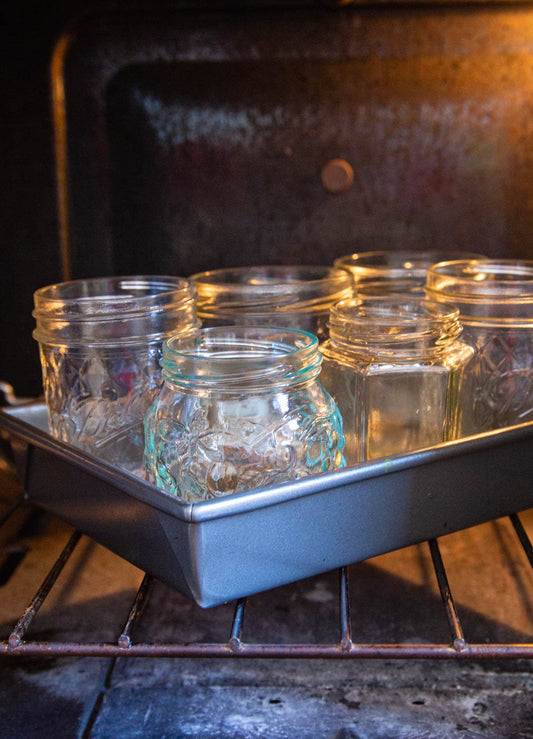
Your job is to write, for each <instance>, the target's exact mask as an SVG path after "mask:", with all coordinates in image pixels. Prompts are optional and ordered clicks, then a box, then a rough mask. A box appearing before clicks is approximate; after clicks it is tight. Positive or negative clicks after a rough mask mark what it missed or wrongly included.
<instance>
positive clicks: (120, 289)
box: [33, 275, 195, 321]
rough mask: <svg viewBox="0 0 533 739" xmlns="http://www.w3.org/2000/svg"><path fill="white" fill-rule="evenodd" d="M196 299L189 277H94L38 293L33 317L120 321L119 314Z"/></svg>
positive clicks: (41, 289)
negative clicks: (118, 319)
mask: <svg viewBox="0 0 533 739" xmlns="http://www.w3.org/2000/svg"><path fill="white" fill-rule="evenodd" d="M194 298H195V290H194V285H193V284H192V282H191V280H189V279H188V278H185V277H174V276H170V275H131V276H112V277H90V278H86V279H77V280H68V281H65V282H57V283H54V284H52V285H46V286H44V287H41V288H39V289H38V290H36V291H35V293H34V306H35V309H34V311H33V316H34V317H35V318H37V319H43V320H47V319H54V318H65V319H67V320H69V321H85V320H87V321H91V320H95V318H97V319H98V320H106V319H108V318H109V319H110V320H116V318H117V316H118V314H120V315H121V316H122V315H124V314H136V313H139V312H144V311H146V310H157V309H160V308H163V307H165V306H168V305H175V304H176V303H179V302H182V301H183V302H188V301H189V300H191V299H194Z"/></svg>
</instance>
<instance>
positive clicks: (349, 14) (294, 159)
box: [54, 3, 533, 276]
mask: <svg viewBox="0 0 533 739" xmlns="http://www.w3.org/2000/svg"><path fill="white" fill-rule="evenodd" d="M54 90H55V120H56V133H57V141H58V153H59V158H58V164H59V175H60V185H61V187H60V193H61V208H62V238H63V255H64V260H65V270H66V274H73V275H74V276H81V275H88V274H97V273H98V274H102V273H103V272H115V273H116V272H122V273H138V272H164V273H172V272H174V273H178V274H191V273H193V272H195V271H198V270H203V269H207V268H215V267H223V266H231V265H241V264H250V263H291V262H304V261H305V262H308V263H310V262H313V263H330V262H332V261H333V258H334V257H336V256H339V255H341V254H344V253H347V252H352V251H356V250H369V249H375V248H380V249H383V248H391V249H392V248H408V249H425V250H427V249H430V248H431V249H450V248H454V249H465V250H468V251H474V252H481V253H485V254H487V255H489V256H501V255H504V256H515V257H531V256H533V251H532V246H531V237H530V234H531V231H532V225H533V223H532V220H533V219H532V212H533V177H532V176H531V172H532V164H533V161H532V160H533V116H532V106H533V102H532V101H533V7H532V6H530V5H529V4H521V5H505V4H504V5H499V4H482V3H481V4H475V5H472V6H469V5H468V4H456V5H450V6H446V7H440V6H430V5H429V6H425V5H420V6H417V5H414V6H394V5H389V4H386V5H377V6H375V7H372V6H355V5H354V6H348V7H346V8H342V9H339V8H325V7H324V8H313V9H310V8H305V9H304V8H299V7H298V8H296V7H292V8H285V9H283V8H276V9H267V8H256V9H253V10H252V9H248V10H240V11H238V10H233V12H222V11H220V12H218V11H216V10H213V11H206V12H197V11H192V10H189V11H182V12H163V11H161V12H159V13H154V14H142V13H139V14H129V15H127V16H126V15H123V14H120V13H118V14H115V15H107V16H102V17H95V18H92V19H89V20H86V21H84V23H83V24H81V25H80V26H79V27H78V29H77V31H75V32H74V33H73V34H72V35H71V36H69V37H66V38H64V39H63V40H62V41H61V42H60V44H59V46H58V49H57V52H56V57H55V62H54ZM337 157H340V158H342V159H344V160H346V162H348V164H349V165H350V166H351V167H352V168H353V172H354V180H353V184H352V186H351V187H349V188H348V189H347V190H346V191H345V192H342V193H338V194H334V193H331V192H328V191H327V189H325V187H324V186H323V184H322V180H321V169H322V167H323V165H324V164H325V163H326V162H328V161H329V160H331V159H333V158H337Z"/></svg>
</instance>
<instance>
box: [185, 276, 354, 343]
mask: <svg viewBox="0 0 533 739" xmlns="http://www.w3.org/2000/svg"><path fill="white" fill-rule="evenodd" d="M191 279H192V280H193V281H194V283H195V286H196V291H197V293H198V316H199V317H200V318H201V319H202V322H203V325H204V326H206V327H207V326H223V325H247V326H288V327H291V328H297V329H301V330H303V331H309V332H310V333H312V334H316V335H317V336H318V337H319V339H322V338H324V337H325V335H326V332H327V321H328V316H329V309H330V307H331V306H332V305H333V304H334V303H336V302H338V301H339V300H344V299H346V298H349V297H351V296H352V289H353V279H352V277H351V275H349V274H347V273H346V271H345V270H339V269H335V268H333V267H327V266H326V267H320V266H277V265H274V266H258V267H237V268H234V269H218V270H212V271H209V272H199V273H198V274H196V275H193V276H192V278H191Z"/></svg>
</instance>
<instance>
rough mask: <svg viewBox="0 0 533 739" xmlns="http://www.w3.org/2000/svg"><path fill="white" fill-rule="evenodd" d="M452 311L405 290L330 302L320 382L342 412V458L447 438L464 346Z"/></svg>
mask: <svg viewBox="0 0 533 739" xmlns="http://www.w3.org/2000/svg"><path fill="white" fill-rule="evenodd" d="M458 316H459V311H458V310H457V309H456V308H454V307H453V306H451V305H442V304H440V303H437V302H434V301H429V300H424V299H423V298H416V297H412V296H405V297H404V298H401V297H389V298H365V299H356V300H351V301H344V302H341V303H339V304H338V305H336V306H334V307H333V308H332V310H331V318H330V339H329V340H328V341H327V342H325V344H324V345H323V346H322V354H323V356H324V362H323V369H322V382H323V385H324V387H325V388H326V390H329V392H330V393H331V395H332V396H333V398H334V399H335V401H336V403H337V406H338V408H339V411H340V413H341V415H342V418H343V423H344V433H345V437H346V447H345V457H346V462H347V464H356V463H359V462H363V461H365V460H369V459H375V458H378V457H384V456H388V455H390V454H398V453H403V452H406V451H408V450H410V449H417V448H421V447H427V446H432V445H434V444H439V443H441V442H443V441H446V440H449V439H452V438H454V436H455V425H456V410H457V409H456V403H455V397H456V395H457V392H458V390H459V388H460V385H461V379H462V371H463V368H464V366H465V365H466V363H467V362H468V360H469V358H470V357H471V355H472V349H471V348H470V347H469V346H467V345H466V344H465V343H464V342H462V341H459V340H458V337H459V335H460V333H461V325H460V323H459V318H458Z"/></svg>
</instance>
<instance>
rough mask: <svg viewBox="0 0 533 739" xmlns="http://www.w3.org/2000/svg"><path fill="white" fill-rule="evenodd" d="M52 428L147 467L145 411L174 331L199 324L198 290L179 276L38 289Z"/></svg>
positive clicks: (117, 459)
mask: <svg viewBox="0 0 533 739" xmlns="http://www.w3.org/2000/svg"><path fill="white" fill-rule="evenodd" d="M34 304H35V310H34V312H33V315H34V317H35V319H36V329H35V331H34V334H33V336H34V338H35V339H36V340H37V341H38V342H39V350H40V357H41V366H42V373H43V386H44V395H45V399H46V403H47V405H48V410H49V419H50V431H51V433H52V434H54V435H55V436H56V437H58V438H59V439H62V440H63V441H67V442H69V443H71V444H74V445H76V446H77V447H80V448H81V449H84V450H85V451H87V452H90V453H91V454H94V455H95V456H97V457H99V458H101V459H104V460H106V461H108V462H111V463H112V464H115V465H118V466H120V467H123V468H125V469H128V470H130V471H134V472H138V471H139V470H142V467H143V450H144V433H143V418H144V415H145V413H146V411H147V409H148V408H149V406H150V405H151V403H152V402H153V400H154V398H155V397H156V395H157V393H158V391H159V388H160V386H161V369H160V366H159V360H160V358H161V350H162V343H163V340H164V339H165V338H166V337H167V336H169V335H170V334H171V333H176V332H183V333H189V332H190V331H193V330H195V329H197V328H198V326H199V321H198V319H197V317H196V308H195V292H194V287H193V285H192V283H191V282H190V281H189V280H186V279H183V278H180V277H158V276H154V277H105V278H104V277H103V278H94V279H87V280H73V281H70V282H63V283H58V284H55V285H49V286H47V287H43V288H41V289H40V290H37V292H36V293H35V295H34Z"/></svg>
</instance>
